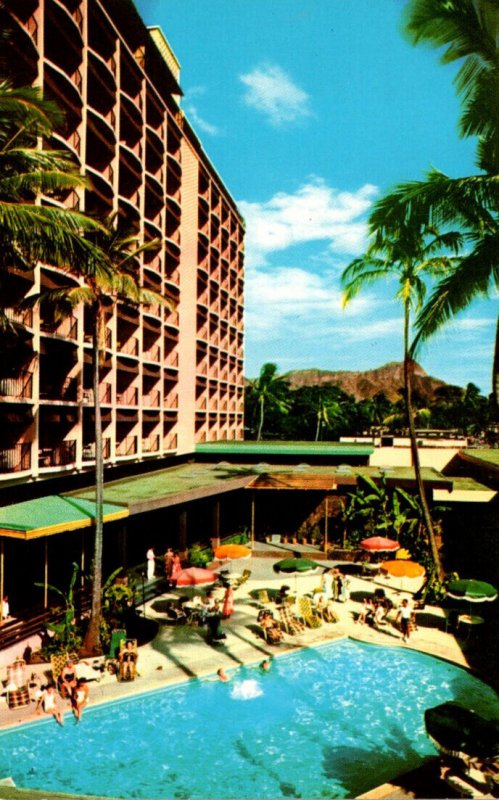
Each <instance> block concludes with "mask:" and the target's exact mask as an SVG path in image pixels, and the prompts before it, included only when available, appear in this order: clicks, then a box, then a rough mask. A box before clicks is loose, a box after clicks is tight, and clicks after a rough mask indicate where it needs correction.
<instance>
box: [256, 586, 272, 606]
mask: <svg viewBox="0 0 499 800" xmlns="http://www.w3.org/2000/svg"><path fill="white" fill-rule="evenodd" d="M256 597H257V600H258V605H260V606H269V605H270V597H269V593H268V591H267V590H266V589H259V590H258V593H257V596H256Z"/></svg>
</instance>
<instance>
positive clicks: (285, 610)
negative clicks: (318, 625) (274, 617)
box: [277, 603, 305, 635]
mask: <svg viewBox="0 0 499 800" xmlns="http://www.w3.org/2000/svg"><path fill="white" fill-rule="evenodd" d="M277 612H278V614H279V619H280V622H281V625H282V627H283V628H284V630H285V631H286V633H289V634H291V635H293V634H296V633H303V631H304V630H305V625H304V624H303V622H301V620H299V619H298V618H297V617H295V616H294V614H293V612H292V611H291V608H290V606H289V603H285V604H284V605H282V606H279V607H278V608H277Z"/></svg>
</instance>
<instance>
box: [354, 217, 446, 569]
mask: <svg viewBox="0 0 499 800" xmlns="http://www.w3.org/2000/svg"><path fill="white" fill-rule="evenodd" d="M460 243H461V237H460V235H459V234H456V233H454V232H449V233H444V234H440V233H439V232H438V231H437V230H436V229H435V228H432V227H430V226H424V227H420V228H417V227H416V226H413V227H412V228H411V227H406V228H404V229H402V228H401V227H400V228H399V229H398V231H397V236H394V237H392V238H390V237H389V236H382V235H381V233H380V232H375V234H374V238H373V241H372V243H371V245H370V246H369V247H368V249H367V251H366V253H365V254H364V255H363V256H361V257H360V258H356V259H355V260H354V261H352V262H351V263H350V264H349V265H348V267H346V269H345V270H344V272H343V274H342V277H341V280H342V284H343V286H344V295H343V298H344V299H343V302H344V305H346V304H347V303H348V302H349V301H350V300H352V299H353V298H354V297H355V296H356V295H357V294H358V293H359V292H360V290H361V289H362V288H364V286H370V285H371V284H372V283H375V282H377V281H379V280H380V279H383V280H387V279H393V278H396V279H397V281H398V286H399V288H398V291H397V293H396V297H397V298H398V299H399V300H401V301H402V305H403V309H404V323H403V342H404V400H405V408H406V415H407V423H408V426H409V436H410V441H411V453H412V463H413V466H414V472H415V476H416V483H417V487H418V493H419V496H420V500H421V505H422V507H423V512H424V519H425V524H426V528H427V531H428V537H429V540H430V546H431V551H432V556H433V560H434V563H435V567H436V570H437V572H438V576H439V578H441V577H442V575H443V570H442V564H441V561H440V555H439V552H438V547H437V544H436V540H435V535H434V531H433V525H432V520H431V514H430V510H429V506H428V502H427V500H426V492H425V488H424V483H423V479H422V475H421V465H420V461H419V451H418V446H417V440H416V427H415V423H414V409H413V404H412V382H413V381H412V376H413V370H414V361H413V359H412V357H411V354H410V331H411V311H412V310H413V309H416V310H418V309H419V308H420V307H421V305H422V303H423V301H424V297H425V294H426V285H425V281H424V278H425V276H426V275H428V276H434V275H438V274H441V273H442V272H443V271H446V270H448V269H449V268H450V266H451V265H452V263H453V259H452V258H449V257H448V256H442V255H440V253H441V251H442V249H443V248H451V249H453V250H456V249H457V248H458V247H459V245H460Z"/></svg>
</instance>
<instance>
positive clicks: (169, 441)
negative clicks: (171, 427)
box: [163, 433, 177, 450]
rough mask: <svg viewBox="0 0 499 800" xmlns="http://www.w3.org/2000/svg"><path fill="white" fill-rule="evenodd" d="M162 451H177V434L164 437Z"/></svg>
mask: <svg viewBox="0 0 499 800" xmlns="http://www.w3.org/2000/svg"><path fill="white" fill-rule="evenodd" d="M163 449H164V450H176V449H177V434H176V433H170V434H169V436H165V437H164V439H163Z"/></svg>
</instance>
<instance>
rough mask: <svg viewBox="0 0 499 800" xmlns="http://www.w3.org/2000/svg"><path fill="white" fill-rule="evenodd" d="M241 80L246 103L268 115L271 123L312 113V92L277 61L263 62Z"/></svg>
mask: <svg viewBox="0 0 499 800" xmlns="http://www.w3.org/2000/svg"><path fill="white" fill-rule="evenodd" d="M239 79H240V81H241V82H242V83H244V85H245V86H246V92H245V95H244V97H243V100H244V102H245V103H246V105H248V106H250V107H251V108H255V109H256V110H257V111H259V112H260V113H262V114H264V115H265V116H266V117H267V119H268V120H269V122H270V123H271V125H275V126H280V125H285V124H286V123H290V122H295V121H296V120H299V119H301V118H303V117H306V116H310V113H311V112H310V108H309V95H308V94H307V93H306V92H305V91H304V90H303V89H300V87H299V86H297V85H296V84H295V83H293V81H292V80H291V78H290V77H289V76H288V75H287V74H286V73H285V72H284V70H283V69H281V67H279V66H277V65H276V64H261V65H259V66H257V67H255V68H254V69H253V70H252V71H251V72H247V73H246V74H244V75H240V76H239Z"/></svg>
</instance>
